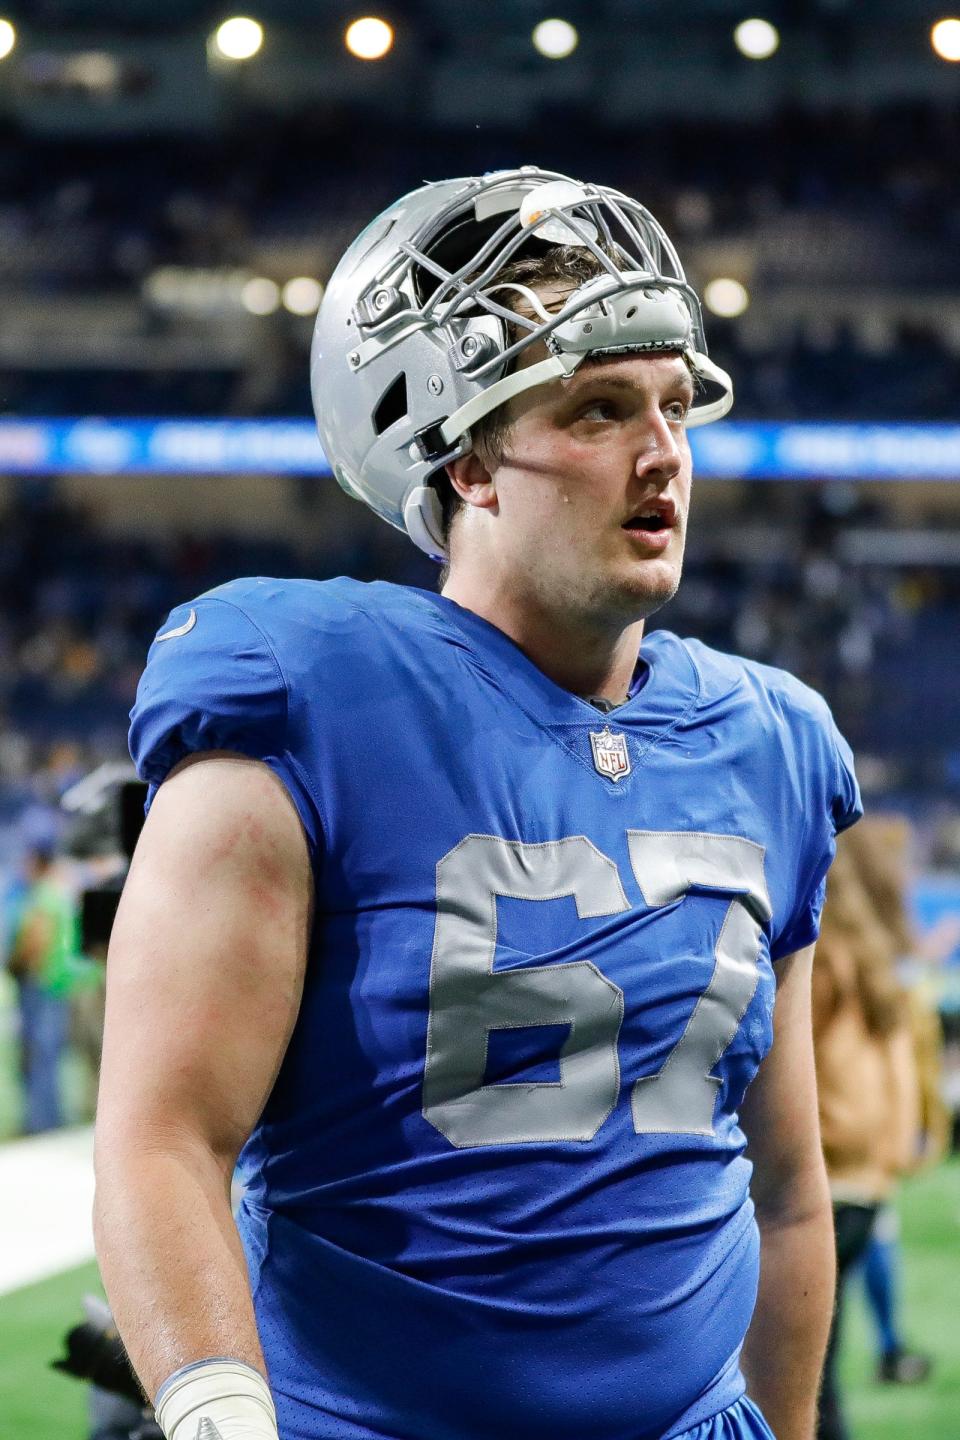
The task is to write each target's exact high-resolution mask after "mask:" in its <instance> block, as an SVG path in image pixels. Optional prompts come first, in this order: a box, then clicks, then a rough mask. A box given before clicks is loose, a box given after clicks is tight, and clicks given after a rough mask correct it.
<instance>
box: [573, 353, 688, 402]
mask: <svg viewBox="0 0 960 1440" xmlns="http://www.w3.org/2000/svg"><path fill="white" fill-rule="evenodd" d="M681 363H682V362H681ZM577 379H578V380H579V382H580V383H579V384H578V385H577V386H576V387H575V388H572V389H570V390H568V392H567V394H568V395H569V396H570V398H571V399H572V398H573V397H574V396H575V395H579V393H580V391H581V390H585V389H587V388H588V387H589V388H590V389H593V388H594V387H595V386H598V385H602V386H604V387H605V388H607V389H611V390H629V391H631V392H632V393H634V394H641V395H645V394H647V393H648V392H649V390H650V389H651V388H652V387H651V386H650V385H645V384H644V383H643V382H642V381H640V382H638V381H636V380H631V379H629V378H628V377H627V376H626V375H605V374H604V373H603V371H602V369H595V370H592V371H590V372H588V373H586V374H580V375H579V376H578V377H577ZM673 386H676V387H677V389H680V390H683V391H684V392H685V393H686V394H688V395H689V397H690V399H691V400H692V399H693V397H694V394H695V389H694V384H693V378H692V376H691V374H690V372H689V370H688V369H687V368H686V366H685V365H684V366H683V369H677V370H676V371H674V373H673V374H672V375H671V376H670V378H669V380H668V381H667V382H666V383H665V384H664V385H663V387H662V388H663V390H664V391H667V390H669V389H671V388H672V387H673Z"/></svg>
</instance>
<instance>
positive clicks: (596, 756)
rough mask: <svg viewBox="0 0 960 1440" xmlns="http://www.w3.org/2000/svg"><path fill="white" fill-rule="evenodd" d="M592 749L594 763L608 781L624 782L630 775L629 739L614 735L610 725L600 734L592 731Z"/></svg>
mask: <svg viewBox="0 0 960 1440" xmlns="http://www.w3.org/2000/svg"><path fill="white" fill-rule="evenodd" d="M590 748H591V750H592V751H593V763H594V765H595V767H596V769H597V770H598V771H599V773H600V774H601V775H606V777H607V779H608V780H614V781H616V780H622V779H623V777H624V775H629V774H630V756H629V755H628V754H627V737H626V736H625V735H614V734H613V732H612V730H611V729H610V727H609V725H608V726H607V727H606V729H604V730H601V731H600V732H599V733H598V734H596V733H594V731H593V730H591V731H590Z"/></svg>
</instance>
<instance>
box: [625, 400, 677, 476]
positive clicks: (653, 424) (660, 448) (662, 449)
mask: <svg viewBox="0 0 960 1440" xmlns="http://www.w3.org/2000/svg"><path fill="white" fill-rule="evenodd" d="M682 464H683V451H682V449H681V435H680V434H679V433H678V430H677V428H676V427H675V426H673V425H671V424H670V423H669V421H668V420H667V418H666V416H665V415H664V414H663V413H662V412H661V411H660V410H657V411H656V412H655V413H654V414H653V415H652V416H651V418H650V423H649V426H648V427H646V430H645V433H644V437H643V444H642V447H641V448H640V449H639V450H638V452H637V458H636V467H635V468H636V474H637V476H638V477H639V479H641V480H647V481H656V482H657V483H659V484H660V485H666V484H667V483H668V482H669V481H670V480H672V479H673V478H674V476H675V475H678V474H679V473H680V467H681V466H682Z"/></svg>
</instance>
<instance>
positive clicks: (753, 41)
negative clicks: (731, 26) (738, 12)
mask: <svg viewBox="0 0 960 1440" xmlns="http://www.w3.org/2000/svg"><path fill="white" fill-rule="evenodd" d="M733 43H734V44H735V45H736V47H737V49H738V50H739V51H740V54H741V55H746V57H747V59H748V60H769V59H770V56H771V55H773V54H774V52H775V51H776V50H777V49H779V46H780V31H779V30H778V29H777V27H776V25H771V24H770V21H769V20H760V19H756V18H755V19H753V20H741V21H740V24H739V25H738V26H737V28H736V30H734V32H733Z"/></svg>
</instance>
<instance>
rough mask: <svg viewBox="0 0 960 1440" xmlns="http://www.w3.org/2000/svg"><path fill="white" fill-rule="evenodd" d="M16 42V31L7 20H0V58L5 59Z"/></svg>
mask: <svg viewBox="0 0 960 1440" xmlns="http://www.w3.org/2000/svg"><path fill="white" fill-rule="evenodd" d="M16 43H17V32H16V30H15V29H14V28H13V26H12V25H11V24H10V21H9V20H0V60H6V58H7V56H8V55H9V54H10V51H11V50H12V49H13V47H14V45H16Z"/></svg>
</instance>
